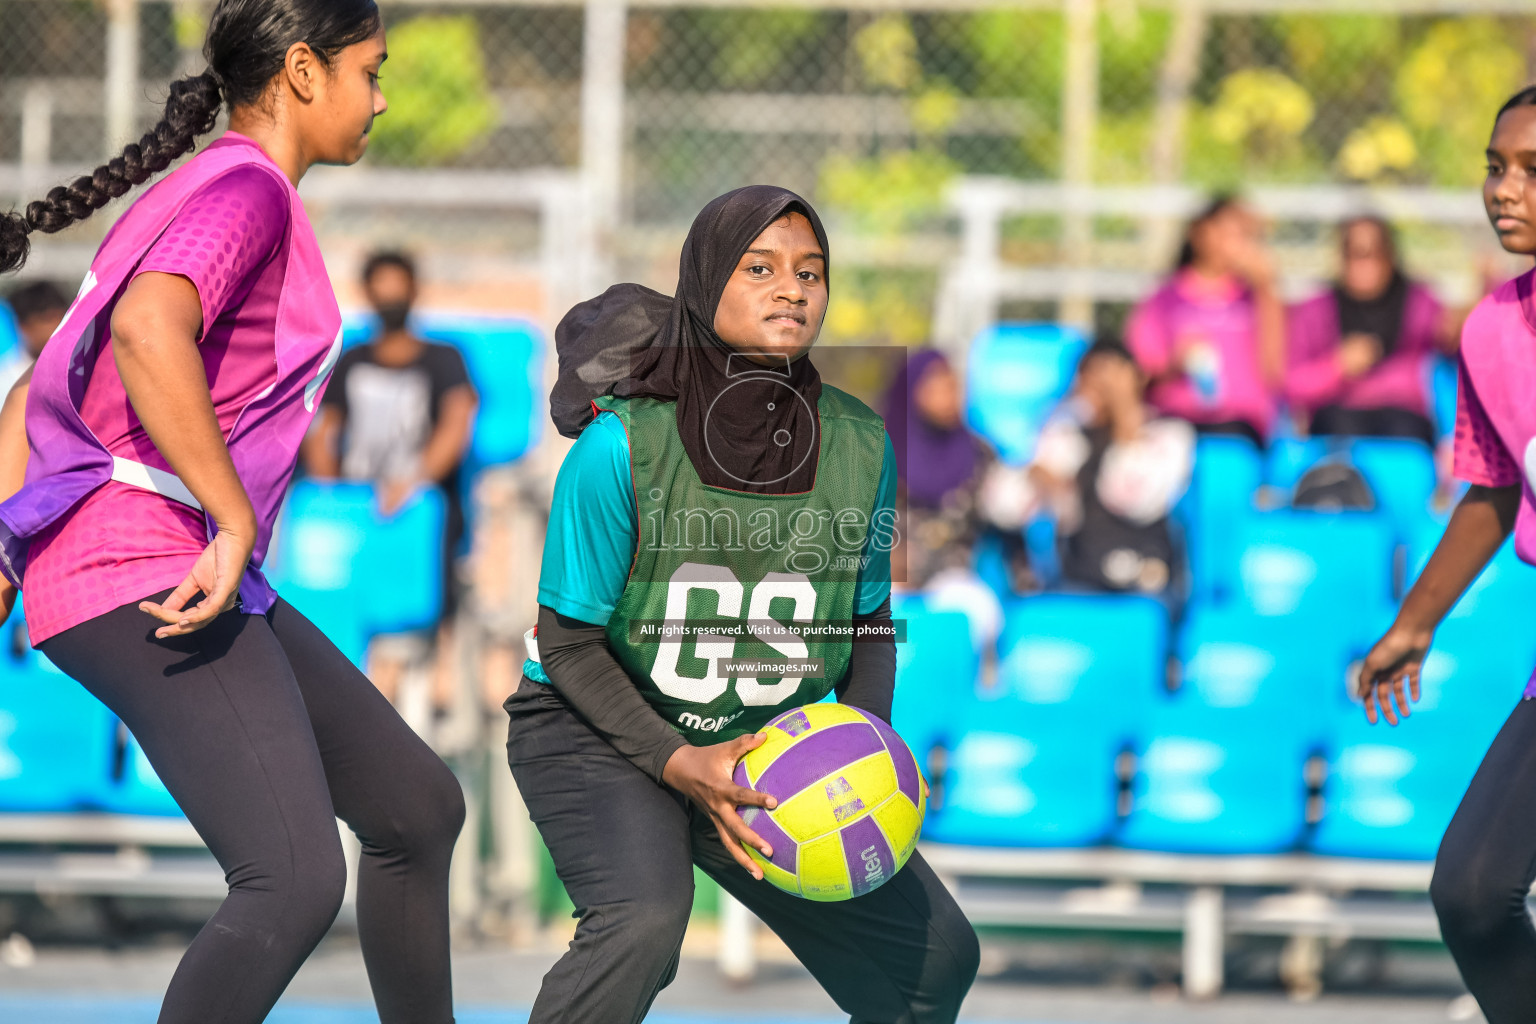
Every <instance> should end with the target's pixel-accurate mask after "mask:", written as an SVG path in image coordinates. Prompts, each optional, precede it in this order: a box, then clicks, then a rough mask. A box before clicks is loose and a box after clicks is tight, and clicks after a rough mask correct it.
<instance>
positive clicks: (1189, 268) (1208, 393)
mask: <svg viewBox="0 0 1536 1024" xmlns="http://www.w3.org/2000/svg"><path fill="white" fill-rule="evenodd" d="M1126 338H1127V341H1128V342H1129V345H1130V350H1131V352H1132V353H1134V355H1135V357H1136V361H1137V362H1138V363H1140V364H1141V368H1142V370H1143V371H1144V372H1145V373H1146V376H1147V380H1148V382H1149V384H1150V389H1149V391H1148V397H1149V398H1150V400H1151V402H1152V405H1153V406H1154V407H1156V409H1157V410H1158V411H1159V412H1161V413H1163V414H1164V415H1168V416H1177V417H1178V418H1180V419H1183V420H1187V421H1189V422H1190V423H1193V424H1194V425H1195V428H1196V429H1197V430H1199V431H1200V432H1202V433H1225V434H1241V435H1243V436H1246V437H1249V438H1251V439H1252V440H1253V441H1254V442H1255V443H1258V444H1262V443H1263V442H1264V439H1265V438H1266V437H1267V436H1268V433H1269V429H1270V425H1271V421H1272V420H1273V418H1274V401H1273V399H1272V397H1271V395H1272V392H1274V391H1276V390H1278V388H1279V387H1280V385H1281V383H1282V380H1283V377H1284V373H1285V306H1284V304H1283V303H1282V302H1281V300H1280V295H1279V292H1278V290H1277V289H1276V286H1275V272H1274V267H1273V264H1272V263H1271V261H1270V258H1269V254H1268V253H1267V252H1266V251H1265V249H1264V245H1263V239H1262V230H1261V225H1260V222H1259V219H1258V217H1257V216H1256V215H1255V214H1254V213H1253V212H1252V211H1251V210H1249V209H1248V207H1246V206H1244V205H1243V204H1242V203H1240V202H1239V201H1237V200H1236V199H1233V198H1230V197H1223V198H1219V199H1217V200H1215V201H1214V202H1212V203H1211V205H1210V206H1209V207H1207V208H1206V209H1205V210H1204V211H1203V212H1202V213H1201V214H1200V215H1199V216H1197V217H1196V218H1195V219H1194V220H1193V221H1192V222H1191V223H1190V225H1189V229H1188V233H1187V235H1186V237H1185V242H1184V246H1183V249H1182V251H1181V252H1180V254H1179V263H1178V268H1177V269H1176V270H1175V272H1174V274H1173V276H1172V277H1171V278H1170V279H1169V280H1168V281H1167V283H1165V284H1164V285H1163V286H1162V287H1161V288H1159V289H1158V290H1157V292H1155V293H1154V294H1153V295H1152V296H1151V297H1150V298H1148V299H1147V300H1145V301H1144V302H1142V303H1141V305H1139V306H1138V307H1137V308H1136V310H1135V311H1134V312H1133V313H1132V315H1131V320H1130V323H1129V325H1128V327H1127V330H1126Z"/></svg>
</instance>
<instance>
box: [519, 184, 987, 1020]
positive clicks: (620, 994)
mask: <svg viewBox="0 0 1536 1024" xmlns="http://www.w3.org/2000/svg"><path fill="white" fill-rule="evenodd" d="M829 255H830V253H829V250H828V247H827V237H826V234H825V232H824V231H823V230H822V227H821V221H820V220H819V219H818V218H817V216H816V213H815V211H814V210H812V209H811V206H810V204H809V203H807V202H806V201H805V200H804V199H802V198H800V197H799V196H797V195H795V194H794V193H793V192H788V191H785V190H784V189H781V188H773V187H770V186H765V185H757V186H751V187H748V188H742V189H737V190H736V191H734V192H730V193H727V194H726V195H723V196H721V197H719V198H718V199H716V200H714V201H713V202H711V203H710V204H709V205H708V206H706V207H705V208H704V210H703V212H701V213H700V214H699V216H698V218H697V219H696V220H695V221H694V223H693V228H692V230H691V231H689V233H688V238H687V241H686V242H684V244H683V252H682V259H681V261H680V264H679V276H678V287H677V295H676V297H675V298H674V297H668V296H665V295H659V294H657V293H656V292H653V291H650V290H649V289H645V288H641V287H640V286H638V285H629V284H624V285H616V286H615V287H613V288H610V289H609V290H608V291H607V292H605V293H604V294H603V295H601V296H599V297H598V298H596V299H592V300H590V301H588V302H584V303H582V304H581V305H579V306H577V307H576V308H575V309H573V310H571V311H570V313H568V314H567V315H566V317H565V319H564V320H562V321H561V323H560V326H559V328H558V329H557V330H556V332H555V337H556V345H557V347H558V349H559V356H560V379H559V380H558V381H557V383H556V385H555V389H554V392H553V393H552V394H551V396H550V407H551V413H552V415H553V417H554V420H555V423H556V425H557V426H558V427H559V428H560V430H561V432H562V433H565V434H567V435H568V436H570V435H577V441H576V444H575V445H574V446H573V447H572V448H571V450H570V452H569V454H568V455H567V456H566V459H565V463H564V464H563V465H562V466H561V468H560V473H559V475H558V477H557V479H556V481H555V492H554V500H553V503H552V507H551V509H550V515H549V532H548V534H547V536H546V539H545V545H544V562H543V569H542V571H541V573H540V577H539V619H538V626H537V628H536V631H535V632H534V633H533V634H532V635H530V637H529V644H528V650H529V659H528V661H527V662H526V663H525V664H524V667H523V673H524V679H523V681H522V683H521V685H520V686H519V687H518V690H517V692H516V693H514V694H513V695H512V696H511V697H510V698H509V699H508V700H507V702H506V709H507V712H508V714H509V715H510V716H511V723H510V728H509V732H508V738H507V751H508V759H509V761H510V763H511V767H512V774H513V776H514V777H515V778H516V780H517V785H518V789H519V790H520V791H521V792H522V795H523V800H524V801H525V803H526V804H527V806H528V810H529V812H530V814H531V815H532V817H533V820H534V822H535V824H536V825H537V826H538V828H539V832H540V833H541V834H542V835H543V837H544V843H545V845H546V846H547V847H548V848H549V851H550V853H551V855H552V856H553V858H554V862H555V868H556V871H557V872H558V873H559V875H560V878H561V880H562V881H563V882H564V883H565V886H566V890H567V891H568V892H569V894H570V896H571V899H572V901H573V902H574V903H575V904H576V907H577V910H578V913H579V916H580V923H579V924H578V925H577V928H576V937H575V939H574V940H573V941H572V942H571V945H570V948H569V949H568V950H567V952H566V954H565V956H564V957H562V958H561V960H560V962H559V963H557V964H556V965H555V966H554V968H553V969H552V970H551V971H550V972H549V974H548V975H546V976H545V978H544V985H543V988H542V989H541V991H540V992H539V996H538V999H537V1000H536V1001H535V1003H534V1006H533V1014H532V1017H531V1018H530V1020H531V1022H532V1024H550V1022H554V1021H561V1022H565V1024H620V1022H634V1021H639V1020H640V1019H641V1018H643V1017H644V1016H645V1014H646V1012H647V1011H648V1010H649V1009H650V1006H651V1001H652V1000H654V999H655V998H656V995H657V993H658V992H660V991H661V990H662V989H663V988H664V987H665V986H666V985H667V984H668V983H669V982H670V981H671V980H672V977H673V974H674V973H675V971H676V968H677V960H678V952H679V949H680V948H681V945H682V941H683V930H684V928H685V927H686V925H687V923H688V913H689V910H690V908H691V907H692V904H693V867H694V865H695V864H696V865H698V866H699V867H700V868H701V869H703V870H704V871H705V872H706V873H707V874H708V875H709V876H710V877H711V878H713V879H715V880H716V881H717V882H718V883H719V884H720V886H721V887H722V888H723V889H725V891H726V892H728V893H730V894H731V895H732V896H734V897H735V898H736V899H738V900H740V901H741V902H742V903H743V904H745V905H746V906H747V907H748V908H750V909H751V910H752V911H753V912H754V913H755V914H757V916H758V917H759V918H761V919H762V920H763V921H764V922H765V923H766V924H767V925H768V926H769V927H770V928H772V929H773V930H774V931H775V932H777V933H778V934H779V936H780V937H781V938H782V939H783V940H784V941H785V942H786V943H787V944H788V945H789V947H790V949H792V950H793V951H794V953H795V955H796V956H797V957H799V959H800V961H801V962H802V963H803V964H805V966H806V967H807V968H809V969H810V971H811V973H812V974H814V975H815V976H816V979H817V980H818V981H820V982H821V983H822V985H823V986H825V988H826V990H827V992H828V993H829V994H830V995H831V996H832V998H833V999H834V1000H835V1001H836V1002H837V1004H838V1006H840V1007H841V1008H842V1009H843V1010H844V1011H845V1012H847V1013H848V1014H850V1015H851V1016H852V1019H853V1020H854V1021H855V1022H870V1024H874V1022H882V1024H898V1022H899V1024H950V1022H952V1021H954V1020H955V1017H956V1015H957V1014H958V1013H959V1012H960V1003H961V1000H963V999H964V998H965V994H966V991H967V990H968V989H969V988H970V984H971V981H972V979H973V978H974V977H975V975H976V968H977V962H978V957H979V951H978V947H977V943H976V934H975V932H974V931H973V930H972V928H971V925H970V923H969V922H968V921H966V919H965V916H964V915H963V914H962V913H961V911H960V908H959V907H958V906H957V905H956V904H955V901H954V899H953V898H952V897H951V896H950V894H949V892H948V890H946V889H945V888H944V886H943V885H942V884H941V883H940V882H939V880H938V879H937V878H936V877H935V875H934V873H933V870H932V869H931V868H930V867H929V866H928V865H927V864H926V863H925V862H924V861H923V858H922V855H921V854H920V853H913V854H912V856H911V859H910V860H909V861H908V862H907V863H906V865H905V866H904V867H903V868H902V869H901V870H900V871H898V872H897V873H896V874H895V875H894V876H893V877H891V879H890V880H889V881H887V882H886V883H885V884H884V885H882V886H880V887H879V888H875V889H873V890H872V891H868V892H864V893H862V894H861V895H857V896H856V897H855V898H852V899H849V900H847V901H846V902H841V903H832V902H828V903H819V902H812V901H810V900H804V899H801V898H799V897H796V896H791V895H789V894H788V893H786V892H784V891H782V890H780V889H777V888H775V887H774V886H773V885H772V884H770V883H769V882H768V881H766V880H765V879H764V878H763V872H762V869H761V868H760V867H759V866H758V865H757V864H756V863H755V862H754V861H753V860H752V859H750V858H749V857H748V856H747V854H746V852H745V850H744V849H743V847H744V846H750V847H752V848H754V849H756V850H758V851H760V852H761V853H762V854H763V855H764V856H765V857H769V858H772V857H773V843H772V840H773V839H774V838H775V836H774V833H773V832H772V831H771V829H772V827H773V826H772V822H771V821H770V820H769V818H768V817H767V816H766V815H761V814H758V815H755V816H753V815H752V813H751V811H749V812H748V817H752V818H753V826H752V827H749V826H748V824H747V822H746V821H745V820H743V816H742V815H741V814H738V813H737V809H738V807H746V808H750V809H752V810H753V811H755V810H756V808H759V807H769V808H772V807H773V806H774V802H773V798H772V797H769V796H767V795H766V794H763V793H759V792H754V791H752V790H750V789H746V788H743V787H741V786H738V785H736V784H735V783H733V782H732V777H731V773H732V771H733V770H734V769H735V767H736V762H737V761H739V760H740V759H741V757H742V756H743V755H744V754H746V753H747V751H749V750H751V749H753V748H754V747H756V746H758V745H759V744H761V743H762V742H763V739H764V737H763V736H762V735H761V734H759V733H758V732H757V730H759V729H761V728H762V727H763V726H764V725H766V724H767V723H768V722H769V720H771V719H772V718H774V717H775V716H776V715H778V714H779V713H780V712H783V711H785V710H788V709H791V708H795V707H799V706H801V705H804V704H809V703H812V702H815V701H818V700H821V699H822V698H823V697H826V696H827V695H828V694H829V693H833V692H835V693H836V694H837V697H838V699H839V700H841V701H843V702H844V703H847V704H850V705H853V706H855V707H858V708H861V709H863V710H865V711H867V712H868V713H870V714H871V715H874V716H876V717H878V718H880V719H883V720H887V721H888V720H889V719H890V716H891V699H892V695H893V691H894V687H895V674H896V645H895V643H894V641H892V640H890V639H888V638H887V639H882V640H879V641H874V642H856V643H855V642H849V640H848V639H846V638H845V637H838V638H837V639H831V640H823V639H813V637H816V636H818V635H819V636H826V633H825V632H822V633H817V632H816V630H815V626H814V624H815V623H842V624H844V626H846V624H848V623H850V622H852V623H854V624H856V626H857V627H859V628H862V627H863V625H864V624H866V623H869V624H876V623H882V622H884V623H888V622H889V620H890V617H891V603H890V592H891V571H890V551H891V542H892V540H893V531H894V528H895V523H894V521H893V519H894V517H893V512H894V508H893V503H894V498H895V492H896V462H895V458H894V453H893V451H892V447H891V441H890V438H889V436H888V435H887V434H886V431H885V427H884V424H883V423H882V422H881V420H880V417H878V416H876V415H875V414H874V413H873V412H871V411H870V410H869V408H868V407H866V406H865V405H864V404H863V403H862V402H860V401H858V400H857V399H855V398H853V397H852V396H850V395H847V394H845V393H843V392H842V391H839V390H838V389H836V388H834V387H831V386H829V385H827V384H824V383H823V382H822V380H821V376H820V375H819V374H818V373H817V371H816V367H815V366H814V365H813V364H812V363H811V360H810V358H809V351H810V348H811V346H812V345H813V344H814V343H815V341H816V337H817V335H818V334H819V333H820V332H821V323H822V318H823V316H824V315H825V313H826V310H827V296H828V284H827V282H828V258H829ZM626 356H628V357H630V358H626ZM770 617H771V618H774V619H777V620H780V621H783V622H791V623H795V624H803V627H804V628H805V630H806V633H805V635H804V640H803V643H802V642H800V641H796V642H793V643H791V642H787V641H770V640H768V639H766V638H765V636H760V635H757V634H755V633H753V632H752V629H751V626H752V625H753V624H756V625H757V626H758V627H761V626H762V625H763V620H764V619H767V618H770ZM681 619H691V620H694V621H708V622H715V621H718V622H720V623H721V627H722V631H721V633H720V634H718V635H708V636H705V635H701V636H699V637H697V638H686V639H682V640H679V641H670V640H669V641H663V640H660V639H655V638H652V637H651V636H650V635H648V634H647V632H646V630H647V626H648V624H655V623H659V622H661V621H663V620H665V621H667V622H674V621H676V620H681ZM726 626H729V627H731V628H729V629H726V628H723V627H726ZM742 627H747V628H745V629H743V628H742ZM732 634H734V635H732ZM794 647H800V648H801V651H800V653H799V655H798V657H802V658H803V657H807V656H808V657H809V658H811V659H819V660H820V661H821V665H820V666H819V667H820V669H821V670H820V671H819V672H815V671H806V672H804V674H803V677H801V676H798V675H796V674H795V672H794V671H789V670H786V671H783V672H781V673H780V674H779V676H778V678H773V677H772V676H771V675H770V676H766V677H761V678H753V677H748V676H746V675H744V674H743V673H742V672H741V671H739V670H738V671H733V670H732V669H731V668H730V667H729V666H728V665H727V662H728V661H729V660H734V659H771V660H783V658H784V657H785V656H786V655H789V656H791V657H795V656H797V655H795V654H792V653H791V650H792V649H793V648H794ZM754 829H755V830H754ZM780 838H781V839H782V838H786V837H782V835H780ZM781 855H782V858H783V859H781V860H779V861H774V863H775V864H777V865H778V866H780V867H784V866H786V864H788V863H789V861H788V860H787V858H788V857H789V856H790V855H791V851H790V850H789V849H787V848H784V847H783V846H781ZM854 891H855V892H859V886H858V885H855V886H854Z"/></svg>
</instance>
